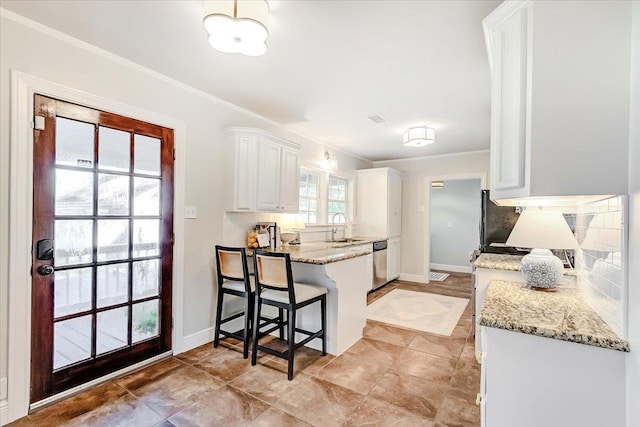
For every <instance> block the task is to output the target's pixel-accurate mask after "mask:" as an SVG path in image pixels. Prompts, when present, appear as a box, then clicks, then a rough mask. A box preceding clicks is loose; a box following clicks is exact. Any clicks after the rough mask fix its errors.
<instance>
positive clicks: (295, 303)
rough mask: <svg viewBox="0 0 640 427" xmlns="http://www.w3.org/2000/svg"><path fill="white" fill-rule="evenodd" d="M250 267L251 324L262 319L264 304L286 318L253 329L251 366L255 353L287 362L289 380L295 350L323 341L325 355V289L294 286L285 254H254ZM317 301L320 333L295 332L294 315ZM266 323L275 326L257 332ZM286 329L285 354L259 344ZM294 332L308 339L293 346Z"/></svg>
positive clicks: (276, 319) (300, 285)
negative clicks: (253, 286)
mask: <svg viewBox="0 0 640 427" xmlns="http://www.w3.org/2000/svg"><path fill="white" fill-rule="evenodd" d="M253 263H254V272H255V283H256V294H255V309H254V313H253V316H254V320H253V324H254V325H257V324H258V321H259V319H262V318H261V316H260V312H261V311H262V305H263V304H264V305H270V306H273V307H277V308H278V310H279V311H280V313H282V310H286V311H287V318H286V320H284V319H283V316H282V315H279V316H278V317H276V318H274V319H270V321H268V322H264V323H263V324H261V325H260V327H257V328H254V329H253V352H252V353H251V364H252V365H255V364H256V361H257V355H258V350H260V351H263V352H265V353H268V354H272V355H274V356H277V357H280V358H283V359H286V360H287V362H288V366H287V377H288V379H289V380H291V379H293V357H294V352H295V350H296V349H298V348H299V347H301V346H303V345H305V344H306V343H308V342H309V341H311V340H312V339H315V338H322V355H323V356H325V355H326V354H327V337H326V333H325V331H326V325H327V289H326V288H323V287H320V286H311V285H304V284H301V283H294V282H293V275H292V274H291V258H290V256H289V254H287V253H270V252H263V251H255V252H254V254H253ZM318 301H319V302H320V318H321V328H320V330H319V331H317V332H310V331H306V330H303V329H298V328H296V327H295V325H296V313H297V311H298V310H299V309H301V308H303V307H306V306H308V305H309V304H313V303H314V302H318ZM269 323H275V326H274V327H272V328H270V329H269V330H267V331H261V330H260V329H261V328H262V327H263V326H265V325H267V324H269ZM285 326H286V327H287V343H288V346H287V350H285V351H283V352H280V351H277V350H273V349H271V348H269V347H265V346H261V345H260V344H259V340H260V338H261V337H264V336H265V335H267V334H269V333H271V332H273V331H275V330H276V329H280V331H282V329H284V327H285ZM296 332H298V333H301V334H304V335H307V338H305V339H303V340H302V341H300V342H299V343H296V342H295V333H296ZM281 333H282V332H281ZM281 338H282V336H281Z"/></svg>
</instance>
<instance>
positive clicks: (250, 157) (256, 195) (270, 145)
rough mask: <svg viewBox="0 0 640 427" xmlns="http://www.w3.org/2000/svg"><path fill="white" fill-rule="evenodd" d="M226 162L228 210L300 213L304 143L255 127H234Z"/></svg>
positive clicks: (228, 133) (228, 132)
mask: <svg viewBox="0 0 640 427" xmlns="http://www.w3.org/2000/svg"><path fill="white" fill-rule="evenodd" d="M225 134H226V135H227V136H228V138H229V139H230V140H231V142H232V144H230V146H231V147H233V149H232V150H231V149H229V154H228V156H230V157H232V158H231V159H229V161H228V162H226V166H227V168H231V169H232V170H230V171H228V172H229V173H228V174H227V176H233V186H231V185H229V186H227V210H228V211H239V212H291V213H297V212H298V197H299V196H298V194H299V191H298V187H299V185H300V184H299V182H300V178H299V174H300V164H299V156H298V153H299V151H300V146H299V145H298V144H296V143H294V142H292V141H289V140H286V139H284V138H280V137H278V136H275V135H272V134H270V133H268V132H265V131H263V130H260V129H254V128H230V129H227V130H226V131H225Z"/></svg>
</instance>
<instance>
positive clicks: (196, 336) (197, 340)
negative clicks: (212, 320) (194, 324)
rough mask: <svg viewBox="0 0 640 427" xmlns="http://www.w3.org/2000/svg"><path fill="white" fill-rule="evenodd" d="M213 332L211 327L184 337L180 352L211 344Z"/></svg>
mask: <svg viewBox="0 0 640 427" xmlns="http://www.w3.org/2000/svg"><path fill="white" fill-rule="evenodd" d="M214 331H215V329H214V328H213V326H212V327H210V328H207V329H203V330H201V331H198V332H195V333H193V334H190V335H187V336H185V337H184V338H183V341H182V344H183V345H182V352H185V351H189V350H191V349H192V348H196V347H200V346H201V345H203V344H206V343H209V342H212V341H213V334H214Z"/></svg>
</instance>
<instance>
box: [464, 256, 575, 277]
mask: <svg viewBox="0 0 640 427" xmlns="http://www.w3.org/2000/svg"><path fill="white" fill-rule="evenodd" d="M523 256H524V255H509V254H481V255H480V256H479V257H478V259H476V260H475V262H474V263H473V265H474V266H475V267H476V268H488V269H492V270H505V271H520V261H522V257H523ZM564 274H565V275H566V276H575V275H576V272H575V270H574V269H572V268H565V269H564Z"/></svg>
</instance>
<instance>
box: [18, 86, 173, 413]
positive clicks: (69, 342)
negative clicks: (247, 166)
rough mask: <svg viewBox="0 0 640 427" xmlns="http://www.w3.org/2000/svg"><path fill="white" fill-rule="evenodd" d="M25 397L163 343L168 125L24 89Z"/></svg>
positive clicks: (134, 359)
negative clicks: (28, 163)
mask: <svg viewBox="0 0 640 427" xmlns="http://www.w3.org/2000/svg"><path fill="white" fill-rule="evenodd" d="M34 116H35V117H36V122H35V123H36V126H35V128H36V129H35V130H34V135H33V138H34V155H33V194H34V197H33V226H32V229H33V241H32V244H33V246H32V271H31V273H32V299H31V301H32V304H31V313H32V314H31V331H32V333H31V349H32V351H31V394H30V401H31V402H32V403H33V402H37V401H40V400H42V399H45V398H47V397H49V396H51V395H53V394H56V393H60V392H62V391H64V390H68V389H70V388H72V387H75V386H77V385H79V384H83V383H85V382H88V381H91V380H93V379H95V378H99V377H101V376H104V375H106V374H109V373H111V372H115V371H117V370H119V369H122V368H124V367H126V366H130V365H133V364H135V363H138V362H140V361H143V360H145V359H148V358H150V357H153V356H156V355H159V354H161V353H164V352H166V351H168V350H170V349H171V347H172V342H171V327H172V320H171V319H172V312H171V307H172V268H173V240H174V239H173V186H174V184H173V173H174V164H173V163H174V151H173V144H174V140H173V130H171V129H169V128H165V127H161V126H157V125H153V124H150V123H146V122H143V121H139V120H135V119H132V118H128V117H124V116H120V115H116V114H113V113H107V112H104V111H99V110H96V109H92V108H87V107H82V106H79V105H76V104H72V103H69V102H64V101H60V100H57V99H53V98H49V97H45V96H41V95H35V97H34Z"/></svg>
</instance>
